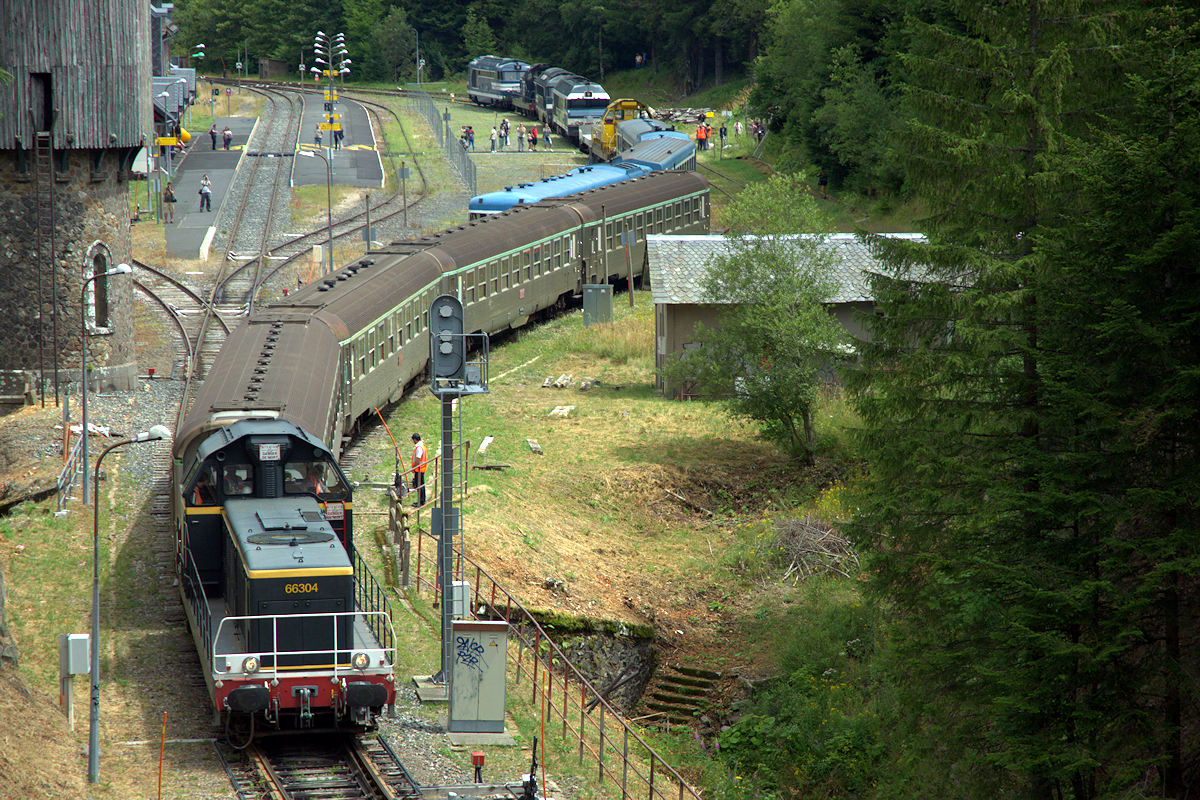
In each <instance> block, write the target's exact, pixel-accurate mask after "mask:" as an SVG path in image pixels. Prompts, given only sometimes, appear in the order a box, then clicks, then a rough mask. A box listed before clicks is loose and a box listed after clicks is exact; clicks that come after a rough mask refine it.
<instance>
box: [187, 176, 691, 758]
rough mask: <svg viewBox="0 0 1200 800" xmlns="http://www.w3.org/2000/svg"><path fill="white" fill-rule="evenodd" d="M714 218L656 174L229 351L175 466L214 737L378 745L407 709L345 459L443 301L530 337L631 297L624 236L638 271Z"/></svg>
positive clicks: (262, 323)
mask: <svg viewBox="0 0 1200 800" xmlns="http://www.w3.org/2000/svg"><path fill="white" fill-rule="evenodd" d="M708 219H709V207H708V184H707V182H706V181H705V180H704V179H703V178H702V177H700V176H699V175H697V174H696V173H689V172H656V173H652V174H650V175H647V176H645V177H641V178H637V179H634V180H629V181H625V182H623V183H620V184H617V185H614V186H608V187H604V188H600V189H594V190H591V191H588V192H583V193H580V194H576V195H572V196H569V197H563V198H558V199H553V200H546V201H543V202H539V203H536V204H533V205H528V206H526V205H521V206H518V207H515V208H513V209H512V210H510V211H506V212H504V213H501V214H495V215H492V216H489V217H487V218H485V219H479V220H475V221H472V222H469V223H467V224H464V225H460V226H458V227H455V228H451V229H449V230H445V231H442V232H439V233H436V234H432V235H429V236H426V237H423V238H420V239H414V240H407V241H398V242H393V243H392V244H390V245H388V246H387V247H385V248H382V249H380V250H375V251H372V252H371V253H369V254H367V255H366V256H365V257H363V258H360V259H358V260H357V261H356V262H354V263H352V264H349V265H347V266H345V267H342V268H341V269H338V270H337V271H336V272H334V273H333V274H330V275H327V276H325V277H323V278H321V279H319V280H317V281H315V282H313V283H310V284H308V285H307V286H305V287H303V288H301V289H299V290H298V291H295V292H293V293H291V294H290V295H288V296H286V297H284V298H283V299H282V300H281V301H279V302H275V303H273V304H270V305H267V306H265V307H261V308H260V309H259V310H257V311H256V312H255V313H254V315H253V316H252V317H251V318H250V319H248V320H247V321H245V322H244V323H243V324H242V325H241V326H240V327H238V328H237V329H236V330H235V331H233V332H232V333H231V334H230V335H229V337H228V338H227V339H226V340H225V343H224V344H223V345H222V348H221V350H220V352H219V353H218V354H217V356H216V358H215V359H214V362H213V364H212V366H211V368H210V370H209V374H208V377H207V378H206V379H205V381H204V383H203V384H202V385H201V386H200V388H199V390H198V391H197V393H196V397H195V399H194V401H193V403H192V405H191V407H190V409H189V410H188V411H187V413H186V415H185V416H184V418H183V419H182V421H181V422H180V425H179V427H178V429H177V431H176V436H175V442H174V459H173V470H174V472H173V479H174V485H175V493H174V498H173V499H174V507H173V514H174V520H175V532H176V570H177V578H178V583H179V588H180V593H181V595H182V599H183V605H184V608H185V612H186V615H187V620H188V624H189V627H190V629H191V632H192V636H193V639H194V641H195V644H196V648H197V652H198V654H199V657H200V663H201V666H202V669H203V671H204V677H205V680H206V682H207V684H208V688H209V692H210V696H211V698H212V711H213V714H214V717H215V718H216V720H217V722H218V723H224V724H226V725H227V726H238V727H239V728H240V729H242V730H245V729H246V728H247V727H248V728H249V730H250V732H251V735H253V733H254V731H256V730H260V731H261V730H263V729H287V728H369V727H371V726H373V725H374V724H375V721H376V719H377V717H378V715H379V714H380V713H381V712H382V710H383V708H384V706H390V705H391V704H393V703H394V701H395V687H394V684H393V674H392V670H393V663H394V660H395V646H396V642H395V634H394V630H393V628H392V623H391V613H390V609H389V607H388V603H387V600H386V595H385V593H384V592H383V591H382V589H381V587H380V586H379V584H378V583H376V581H375V579H374V578H373V576H372V575H371V573H370V570H369V569H367V566H366V564H365V563H364V562H363V560H362V558H361V557H360V555H359V553H358V552H357V549H356V546H355V541H354V526H353V517H354V497H353V486H352V484H351V483H350V482H349V481H348V480H347V479H346V476H345V474H344V473H343V472H342V470H341V469H340V467H339V466H338V458H339V456H340V455H341V451H342V448H343V445H344V442H345V441H346V440H347V438H348V437H349V436H350V435H351V433H352V432H353V430H354V428H355V427H356V425H357V424H358V422H359V421H360V420H362V419H363V418H364V417H366V416H367V415H369V414H373V413H374V411H375V409H376V408H379V407H382V406H384V405H386V404H388V403H390V402H393V401H395V400H398V399H399V398H400V397H401V396H402V395H403V393H404V391H405V390H406V388H408V387H409V386H410V385H412V384H413V383H415V382H416V381H417V380H418V379H419V378H421V377H422V375H423V374H424V373H425V371H426V367H427V364H428V359H429V307H430V304H431V303H432V301H433V299H434V298H435V297H437V296H438V295H441V294H452V295H455V296H457V297H458V298H459V299H460V300H461V302H462V303H463V306H464V307H465V311H466V320H467V323H468V330H467V331H466V332H468V333H479V332H487V333H489V334H496V333H500V332H502V331H505V330H508V329H512V328H518V327H520V326H522V325H525V324H526V323H527V322H529V321H530V320H533V319H537V318H538V317H539V316H540V315H542V314H544V313H546V312H547V311H548V310H550V309H555V308H558V309H561V308H565V307H566V305H567V304H569V303H571V302H572V301H574V300H576V299H578V298H579V297H580V295H581V292H582V287H583V285H584V284H592V283H610V282H617V281H619V280H624V279H625V277H626V263H627V262H626V252H625V245H624V244H623V243H622V236H621V234H622V233H626V232H628V233H633V234H636V235H635V236H632V237H629V241H633V242H636V244H634V245H633V250H634V252H633V254H632V263H633V264H637V265H641V264H642V263H643V262H642V259H643V254H644V248H645V239H646V235H647V234H650V233H677V234H683V233H707V232H708ZM640 272H641V268H640V266H639V268H638V273H639V274H640Z"/></svg>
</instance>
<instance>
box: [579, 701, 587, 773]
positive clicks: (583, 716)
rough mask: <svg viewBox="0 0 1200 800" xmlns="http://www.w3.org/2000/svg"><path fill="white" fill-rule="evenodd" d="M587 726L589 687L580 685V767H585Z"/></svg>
mask: <svg viewBox="0 0 1200 800" xmlns="http://www.w3.org/2000/svg"><path fill="white" fill-rule="evenodd" d="M586 724H587V687H586V685H585V684H584V683H583V682H582V681H581V682H580V684H579V766H581V767H582V766H583V730H584V729H583V726H584V725H586Z"/></svg>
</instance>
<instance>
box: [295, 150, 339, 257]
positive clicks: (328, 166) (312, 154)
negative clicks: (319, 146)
mask: <svg viewBox="0 0 1200 800" xmlns="http://www.w3.org/2000/svg"><path fill="white" fill-rule="evenodd" d="M300 155H302V156H304V157H305V158H319V159H321V160H322V161H324V162H325V212H326V213H327V214H328V215H329V247H328V250H329V255H328V256H327V258H326V263H327V264H328V265H329V266H328V268H327V270H326V272H325V274H326V275H330V274H332V273H333V163H332V162H331V161H330V160H329V159H328V158H326V157H325V154H324V153H322V152H320V151H319V150H301V151H300Z"/></svg>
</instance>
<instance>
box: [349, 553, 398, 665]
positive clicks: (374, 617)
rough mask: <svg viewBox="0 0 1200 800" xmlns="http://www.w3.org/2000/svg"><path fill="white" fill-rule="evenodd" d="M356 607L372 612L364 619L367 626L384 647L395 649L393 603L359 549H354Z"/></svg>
mask: <svg viewBox="0 0 1200 800" xmlns="http://www.w3.org/2000/svg"><path fill="white" fill-rule="evenodd" d="M354 607H355V608H356V609H357V610H359V611H363V612H368V613H369V614H370V616H368V617H366V619H365V620H364V622H366V624H367V627H368V628H370V630H371V633H373V634H375V638H376V639H378V640H379V643H380V644H381V645H383V646H384V648H386V649H388V650H393V651H394V650H395V649H396V632H395V630H393V628H392V604H391V602H390V601H389V600H388V598H387V594H386V593H385V591H384V588H383V586H381V585H380V584H379V582H378V581H377V580H375V576H374V575H373V574H372V573H371V568H370V567H368V566H367V562H365V561H363V559H362V556H360V555H359V554H358V550H357V549H355V551H354ZM378 615H382V617H380V616H378ZM385 623H386V624H385Z"/></svg>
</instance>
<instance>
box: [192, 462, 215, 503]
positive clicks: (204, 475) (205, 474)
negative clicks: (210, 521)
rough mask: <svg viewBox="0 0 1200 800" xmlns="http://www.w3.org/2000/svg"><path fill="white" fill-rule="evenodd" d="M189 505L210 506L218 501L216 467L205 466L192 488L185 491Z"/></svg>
mask: <svg viewBox="0 0 1200 800" xmlns="http://www.w3.org/2000/svg"><path fill="white" fill-rule="evenodd" d="M184 497H186V498H187V502H188V505H192V506H209V505H213V504H214V503H216V502H217V480H216V469H215V468H213V467H204V468H203V469H201V470H200V475H199V476H198V477H197V478H196V482H195V483H194V484H192V487H191V489H189V490H188V491H187V492H185V493H184Z"/></svg>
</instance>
